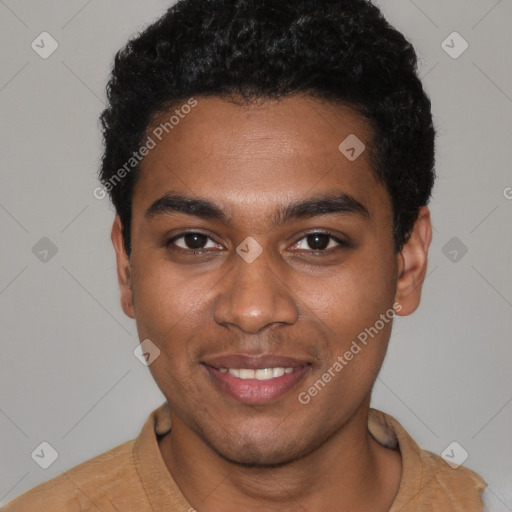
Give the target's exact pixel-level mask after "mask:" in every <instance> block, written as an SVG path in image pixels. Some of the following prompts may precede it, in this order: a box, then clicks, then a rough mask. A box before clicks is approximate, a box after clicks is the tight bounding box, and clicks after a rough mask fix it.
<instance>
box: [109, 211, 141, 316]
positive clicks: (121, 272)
mask: <svg viewBox="0 0 512 512" xmlns="http://www.w3.org/2000/svg"><path fill="white" fill-rule="evenodd" d="M110 238H111V239H112V243H113V244H114V249H115V250H116V264H117V279H118V281H119V289H120V292H121V307H122V308H123V311H124V313H125V315H126V316H129V317H130V318H135V310H134V307H133V292H132V280H131V263H130V258H128V255H127V254H126V250H125V247H124V239H123V224H122V223H121V219H120V218H119V215H116V218H115V219H114V225H113V226H112V233H111V236H110Z"/></svg>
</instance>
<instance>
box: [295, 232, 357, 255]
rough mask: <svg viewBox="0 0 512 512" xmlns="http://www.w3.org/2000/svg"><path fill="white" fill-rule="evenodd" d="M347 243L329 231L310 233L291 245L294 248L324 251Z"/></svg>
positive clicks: (345, 245)
mask: <svg viewBox="0 0 512 512" xmlns="http://www.w3.org/2000/svg"><path fill="white" fill-rule="evenodd" d="M347 246H348V243H347V242H345V241H344V240H340V239H339V238H336V237H335V236H333V235H331V234H329V233H310V234H309V235H306V236H305V237H303V238H301V239H300V240H299V241H298V242H296V243H295V245H294V246H293V248H294V249H299V250H306V251H308V250H309V251H319V252H325V251H327V250H328V249H335V248H337V247H347Z"/></svg>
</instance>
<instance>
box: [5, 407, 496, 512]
mask: <svg viewBox="0 0 512 512" xmlns="http://www.w3.org/2000/svg"><path fill="white" fill-rule="evenodd" d="M368 428H369V430H370V432H371V434H372V435H373V437H374V438H375V439H376V440H377V441H379V442H380V443H381V444H383V445H385V446H396V445H398V447H399V449H400V452H401V455H402V465H403V473H402V480H401V483H400V489H399V491H398V494H397V497H396V499H395V502H394V503H393V506H392V507H391V510H390V512H430V511H432V512H434V511H435V512H458V511H460V512H477V511H482V510H483V505H482V500H481V493H482V491H483V489H484V488H485V486H486V483H485V482H484V480H483V479H482V478H481V477H480V476H479V475H477V474H476V473H474V472H473V471H471V470H469V469H467V468H464V467H462V466H460V467H458V468H457V469H452V468H451V467H450V466H449V465H448V464H447V463H446V462H445V461H444V460H443V459H442V458H441V457H439V456H438V455H434V454H433V453H430V452H427V451H424V450H421V449H420V447H419V446H418V445H417V444H416V443H415V442H414V440H413V439H412V438H411V437H410V436H409V435H408V434H407V432H406V431H405V429H404V428H403V427H402V426H401V425H400V424H399V423H398V422H397V421H396V420H395V419H394V418H392V417H391V416H389V415H387V414H384V413H382V412H380V411H376V410H374V409H371V410H370V419H369V423H368ZM170 430H171V418H170V412H169V408H168V406H167V403H164V404H162V405H161V406H160V407H158V408H157V409H156V410H154V411H153V412H152V413H151V414H150V415H149V417H148V419H147V421H146V423H145V424H144V427H143V428H142V431H141V433H140V434H139V436H138V437H137V438H136V439H134V440H131V441H127V442H126V443H123V444H121V445H119V446H117V447H115V448H113V449H112V450H109V451H108V452H105V453H103V454H101V455H98V456H97V457H94V458H93V459H90V460H88V461H86V462H83V463H81V464H79V465H78V466H75V467H74V468H72V469H69V470H68V471H64V472H63V473H62V474H61V475H59V476H58V477H56V478H53V479H52V480H49V481H47V482H44V483H42V484H40V485H38V486H36V487H34V488H33V489H31V490H29V491H27V492H26V493H24V494H22V495H21V496H19V497H18V498H16V499H14V500H13V501H11V502H10V503H8V504H7V505H5V507H4V508H3V509H2V510H3V511H4V512H36V511H37V512H40V511H45V512H46V511H48V512H83V511H94V512H114V511H115V512H119V511H122V512H150V511H157V512H160V511H166V512H175V511H179V512H192V511H193V510H194V509H193V508H192V507H191V506H190V504H189V503H188V502H187V500H186V499H185V497H184V496H183V495H182V494H181V492H180V490H179V488H178V486H177V485H176V483H175V481H174V480H173V478H172V476H171V474H170V473H169V471H168V469H167V466H166V465H165V462H164V460H163V458H162V455H161V453H160V449H159V447H158V439H157V436H162V435H165V434H167V433H168V432H169V431H170Z"/></svg>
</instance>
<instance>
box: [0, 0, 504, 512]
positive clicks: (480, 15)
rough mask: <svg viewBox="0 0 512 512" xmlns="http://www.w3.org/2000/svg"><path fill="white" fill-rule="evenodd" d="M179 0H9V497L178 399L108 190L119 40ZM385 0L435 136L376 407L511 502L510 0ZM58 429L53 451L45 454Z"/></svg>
mask: <svg viewBox="0 0 512 512" xmlns="http://www.w3.org/2000/svg"><path fill="white" fill-rule="evenodd" d="M168 5H169V2H167V1H164V0H144V1H135V0H131V1H126V0H109V1H108V2H106V1H103V2H100V1H99V0H90V1H86V0H66V1H64V0H44V1H43V0H38V1H36V0H3V1H0V40H1V45H0V52H1V55H2V65H1V68H0V109H1V113H0V115H1V119H2V125H1V133H0V144H1V152H0V158H1V173H2V176H1V177H2V179H1V188H0V223H1V226H2V250H1V251H0V318H1V325H2V328H1V342H2V345H1V348H2V357H1V363H0V375H1V396H0V429H1V432H2V438H1V450H2V456H1V478H0V504H5V503H7V502H8V501H10V500H12V499H13V498H14V497H16V496H17V495H19V494H21V493H22V492H24V491H26V490H27V489H29V488H31V487H33V486H34V485H35V484H37V483H40V482H43V481H45V480H48V479H50V478H52V477H54V476H57V475H58V474H60V473H61V472H63V471H64V470H66V469H69V468H70V467H72V466H74V465H76V464H78V463H79V462H82V461H84V460H86V459H89V458H91V457H92V456H94V455H97V454H99V453H102V452H104V451H106V450H108V449H110V448H112V447H114V446H116V445H118V444H120V443H121V442H124V441H126V440H129V439H131V438H133V437H135V436H136V435H137V434H138V433H139V431H140V429H141V427H142V424H143V422H144V420H145V419H146V417H147V415H148V414H149V412H150V411H152V410H153V409H154V408H155V407H157V406H158V405H159V404H160V403H162V402H163V395H161V393H160V391H159V390H158V388H157V387H156V385H155V384H154V382H153V380H152V378H151V375H150V373H149V371H148V369H147V368H146V367H145V366H144V365H142V364H141V363H140V362H139V361H138V360H137V359H136V358H135V357H134V355H133V349H134V348H135V346H136V345H137V343H138V338H137V335H136V330H135V324H134V322H133V321H132V320H130V319H128V318H126V317H125V316H124V315H123V313H122V311H121V308H120V306H119V299H118V289H117V282H116V273H115V266H114V263H115V261H114V252H113V249H112V247H111V243H110V239H109V232H110V227H111V222H112V219H113V210H112V208H111V207H110V206H109V204H108V201H107V199H104V200H97V199H95V198H94V197H93V194H92V191H93V189H94V188H95V187H96V186H97V183H96V172H97V168H98V163H99V159H100V155H101V139H100V133H99V130H98V125H97V118H98V115H99V113H100V112H101V110H102V109H103V108H104V88H105V84H106V81H107V76H108V73H109V69H110V65H111V61H112V57H113V54H114V52H115V51H116V50H117V49H118V48H120V47H121V46H122V45H123V43H124V42H125V41H126V39H127V38H128V36H129V35H131V34H132V33H133V32H134V31H136V30H139V29H141V28H142V27H143V26H145V25H146V24H147V23H149V22H151V21H152V20H153V19H155V18H156V17H157V16H159V15H160V14H161V13H162V12H163V11H164V10H165V9H166V7H168ZM380 5H381V7H382V8H383V10H384V12H385V14H386V15H387V17H388V19H389V20H390V21H391V23H392V24H394V25H395V26H396V27H397V28H398V29H400V30H402V31H403V32H404V33H405V34H406V36H407V37H408V38H409V39H410V40H411V41H412V42H413V44H414V45H415V48H416V50H417V52H418V54H419V57H420V75H421V76H422V77H424V83H425V86H426V89H427V91H428V93H429V95H430V96H431V99H432V101H433V109H434V115H435V118H436V125H437V129H438V132H439V138H438V152H437V173H438V181H437V184H436V189H435V198H434V200H433V202H432V204H431V210H432V214H433V223H434V227H435V233H434V240H433V244H432V248H431V254H430V264H429V275H428V278H427V280H426V283H425V288H424V297H423V303H422V305H421V307H420V309H419V310H418V311H417V312H416V313H415V314H414V315H412V316H411V317H406V318H399V319H398V321H397V322H396V325H395V329H394V334H393V336H392V342H391V345H390V351H389V354H388V356H387V359H386V361H385V364H384V368H383V371H382V373H381V375H380V377H379V379H378V381H377V384H376V387H375V392H374V401H373V406H374V407H377V408H380V409H382V410H384V411H386V412H388V413H390V414H392V415H394V416H395V417H396V418H397V419H398V420H399V421H400V422H401V423H402V424H403V425H404V426H405V428H406V429H408V430H409V432H410V433H411V434H412V435H413V437H414V438H415V439H416V441H417V442H418V443H419V444H420V445H421V446H422V447H423V448H425V449H429V450H431V451H433V452H436V453H441V452H442V451H443V450H444V449H445V448H446V447H447V446H448V445H449V444H450V443H451V442H452V441H457V442H458V443H459V444H460V445H461V446H462V447H464V449H465V450H466V451H467V452H468V453H469V458H468V459H467V461H466V462H465V465H467V466H468V467H471V468H473V469H475V470H476V471H478V472H480V473H481V474H482V475H483V476H484V477H485V478H486V480H487V481H488V482H489V489H490V490H489V494H490V496H491V498H492V500H493V502H494V504H493V506H492V507H493V510H497V511H501V510H503V511H506V510H512V484H511V482H512V446H511V444H512V443H511V438H510V432H511V431H512V428H511V426H512V425H511V424H512V404H511V402H512V385H511V384H512V372H511V371H510V367H511V363H512V349H511V346H510V342H511V334H510V332H511V329H512V314H511V313H512V272H511V270H510V261H512V258H511V255H512V222H511V220H512V188H508V187H512V173H511V168H510V162H511V161H512V139H511V135H512V123H511V121H512V72H511V67H510V64H509V57H510V53H511V50H512V31H511V29H510V27H511V26H512V0H500V1H498V0H471V1H468V0H449V1H446V0H444V1H443V0H414V1H412V0H393V1H382V2H380ZM43 31H47V32H49V33H50V34H51V35H52V37H53V38H55V39H56V40H57V41H58V44H59V47H58V49H57V50H56V51H55V53H53V54H52V55H51V56H50V57H49V58H47V59H42V58H41V57H40V56H39V55H38V54H36V52H35V51H34V50H33V49H32V48H31V42H32V41H33V40H34V39H36V37H37V36H38V35H39V34H40V33H41V32H43ZM453 31H457V32H459V33H460V34H461V35H462V36H463V38H464V39H465V40H466V41H467V42H468V43H469V48H468V49H467V50H466V51H465V52H464V53H463V54H462V55H461V56H460V57H458V58H457V59H454V58H452V57H450V56H449V55H448V54H447V53H446V52H445V51H444V50H443V48H442V47H441V43H442V41H443V40H445V38H446V37H447V36H448V35H449V34H451V33H452V32H453ZM448 42H449V44H450V45H451V46H454V45H455V49H457V48H460V46H457V45H459V43H458V42H454V43H451V42H450V39H449V40H448ZM46 48H48V46H46ZM507 196H508V198H507ZM43 237H46V238H48V239H49V240H51V242H52V243H53V244H54V245H55V247H56V248H57V252H56V254H54V255H52V252H51V251H50V252H49V253H48V254H47V255H44V253H41V252H40V251H42V250H44V248H45V247H47V245H48V241H47V240H43V241H42V242H40V239H41V238H43ZM453 237H456V239H455V240H452V241H451V242H450V243H449V241H450V240H451V239H452V238H453ZM38 243H39V245H36V244H38ZM448 243H449V244H448ZM45 244H46V245H45ZM446 244H448V245H446ZM34 246H36V249H34V250H33V247H34ZM464 247H466V248H467V253H466V254H464V250H465V249H464ZM454 251H456V252H454ZM34 252H35V253H36V254H34ZM44 257H46V261H41V260H40V258H43V260H44ZM454 260H455V261H454ZM42 441H47V442H48V443H50V444H51V445H52V446H53V447H54V448H55V450H57V452H58V455H59V456H58V458H57V460H56V461H55V462H54V463H53V464H52V465H51V466H50V467H49V468H48V469H42V468H41V467H39V465H38V464H36V462H35V461H34V460H33V459H32V458H31V453H32V452H33V450H34V449H35V448H36V447H38V446H39V444H40V443H41V442H42ZM454 471H455V470H454Z"/></svg>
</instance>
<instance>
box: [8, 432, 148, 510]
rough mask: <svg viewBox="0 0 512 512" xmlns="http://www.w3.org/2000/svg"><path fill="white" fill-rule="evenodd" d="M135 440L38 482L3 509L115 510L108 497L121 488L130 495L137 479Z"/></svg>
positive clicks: (138, 480) (137, 481)
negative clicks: (134, 451)
mask: <svg viewBox="0 0 512 512" xmlns="http://www.w3.org/2000/svg"><path fill="white" fill-rule="evenodd" d="M134 443H135V440H131V441H127V442H125V443H123V444H120V445H119V446H116V447H115V448H112V449H111V450H109V451H107V452H105V453H102V454H101V455H98V456H96V457H94V458H92V459H89V460H87V461H85V462H82V463H81V464H78V465H77V466H75V467H73V468H71V469H69V470H67V471H64V472H63V473H61V474H60V475H59V476H57V477H55V478H53V479H51V480H48V481H47V482H44V483H42V484H39V485H37V486H36V487H34V488H32V489H30V490H29V491H27V492H25V493H24V494H22V495H21V496H18V497H17V498H15V499H14V500H13V501H11V502H9V503H8V504H7V505H5V506H4V507H3V508H2V512H36V511H38V512H39V511H41V510H51V511H52V512H81V511H84V510H87V511H99V510H101V511H102V512H106V511H109V510H118V509H117V508H112V506H113V503H112V501H111V499H110V497H111V496H117V495H119V491H120V488H122V492H123V491H124V492H125V493H126V494H130V489H133V488H134V487H135V488H136V487H137V485H134V484H138V483H139V482H140V479H139V477H138V474H137V469H136V466H135V462H134V459H133V446H134ZM140 485H141V484H140ZM140 485H139V486H140Z"/></svg>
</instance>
